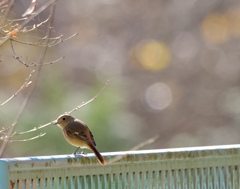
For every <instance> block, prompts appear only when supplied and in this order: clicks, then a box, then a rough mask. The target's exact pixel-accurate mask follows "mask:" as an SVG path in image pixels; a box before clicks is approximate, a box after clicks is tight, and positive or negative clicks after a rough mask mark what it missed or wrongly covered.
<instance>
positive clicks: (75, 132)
mask: <svg viewBox="0 0 240 189" xmlns="http://www.w3.org/2000/svg"><path fill="white" fill-rule="evenodd" d="M64 129H65V131H66V134H67V135H68V136H69V137H72V138H76V139H79V140H84V141H85V142H87V143H93V144H94V146H96V143H95V140H94V138H93V134H92V132H91V131H90V130H89V129H88V127H87V125H86V124H85V123H83V122H82V123H81V124H80V123H78V122H71V123H69V124H68V125H67V126H66V127H65V128H64ZM88 133H89V136H88Z"/></svg>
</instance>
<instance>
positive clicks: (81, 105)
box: [66, 80, 109, 114]
mask: <svg viewBox="0 0 240 189" xmlns="http://www.w3.org/2000/svg"><path fill="white" fill-rule="evenodd" d="M108 83H109V80H107V82H106V83H105V85H104V86H103V87H102V89H101V90H100V91H99V92H98V93H97V94H96V95H95V96H94V97H93V98H91V99H90V100H89V101H87V102H82V103H81V104H80V105H78V106H77V107H75V108H73V109H72V110H70V111H68V112H66V114H71V113H72V112H74V111H76V110H78V109H80V108H82V107H84V106H86V105H87V104H89V103H90V102H92V101H94V100H95V99H96V98H97V97H98V96H99V95H100V94H102V92H103V91H104V89H105V88H106V86H107V85H108Z"/></svg>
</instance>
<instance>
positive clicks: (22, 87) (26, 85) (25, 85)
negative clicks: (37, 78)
mask: <svg viewBox="0 0 240 189" xmlns="http://www.w3.org/2000/svg"><path fill="white" fill-rule="evenodd" d="M34 72H35V70H33V71H32V72H31V73H30V74H29V76H28V77H27V79H26V80H25V82H24V83H23V85H22V86H21V87H20V88H19V89H18V90H17V91H16V92H15V93H14V94H13V95H12V96H11V97H10V98H8V99H7V100H6V101H4V102H3V103H2V104H0V107H1V106H3V105H4V104H6V103H8V102H9V101H10V100H12V99H13V98H14V97H15V96H17V95H18V93H20V92H21V91H22V90H23V89H24V88H27V87H28V86H29V85H30V84H31V83H32V81H29V80H30V78H31V77H32V75H33V73H34Z"/></svg>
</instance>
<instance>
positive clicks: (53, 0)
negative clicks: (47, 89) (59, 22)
mask: <svg viewBox="0 0 240 189" xmlns="http://www.w3.org/2000/svg"><path fill="white" fill-rule="evenodd" d="M55 2H56V0H50V1H49V2H47V3H46V4H45V5H43V6H42V7H41V8H40V9H39V10H38V11H37V12H38V13H37V12H36V14H34V15H32V16H30V17H29V18H28V20H26V21H25V22H23V23H22V24H21V25H20V26H19V27H18V30H19V29H21V28H22V27H23V26H25V25H26V24H27V23H28V22H29V21H30V20H32V19H33V18H34V17H35V16H36V15H38V14H39V13H40V12H42V11H43V10H45V9H46V8H47V7H48V6H50V5H52V4H53V6H52V7H51V10H50V14H51V18H50V22H49V25H48V30H47V35H46V36H47V37H46V41H47V42H46V43H48V39H49V36H50V34H51V28H52V25H53V15H54V13H55V7H56V4H55ZM16 31H17V30H16ZM8 38H9V37H8ZM5 42H6V40H5V41H2V42H0V45H1V44H3V43H5ZM46 51H47V47H45V48H44V49H43V51H42V53H41V54H40V58H39V61H38V64H42V63H43V60H44V58H45V55H46ZM41 68H42V65H40V66H38V69H37V73H36V76H35V80H34V82H33V87H32V88H31V90H29V92H28V94H27V95H26V97H25V99H24V101H23V103H22V106H21V107H20V110H19V112H18V115H17V116H16V119H15V121H14V122H16V123H18V121H19V119H20V118H21V117H22V114H23V112H24V110H25V107H26V106H27V104H28V102H29V100H30V97H31V95H32V93H33V91H34V89H35V87H36V84H37V82H38V79H39V76H40V73H41ZM16 126H17V124H15V125H14V126H12V127H11V128H10V129H9V131H8V134H7V135H6V140H4V141H3V143H2V144H1V147H0V156H2V154H3V153H4V150H5V149H6V145H7V144H8V142H9V140H10V137H12V136H13V132H14V130H15V128H16Z"/></svg>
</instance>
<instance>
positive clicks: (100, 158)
mask: <svg viewBox="0 0 240 189" xmlns="http://www.w3.org/2000/svg"><path fill="white" fill-rule="evenodd" d="M90 148H91V150H92V151H93V152H94V154H95V155H96V157H97V159H98V161H99V162H100V163H101V164H102V165H105V164H106V161H105V159H104V158H103V157H102V155H101V154H100V153H99V151H98V150H97V149H96V147H95V146H93V145H91V146H90Z"/></svg>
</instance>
